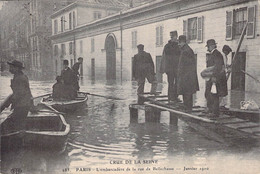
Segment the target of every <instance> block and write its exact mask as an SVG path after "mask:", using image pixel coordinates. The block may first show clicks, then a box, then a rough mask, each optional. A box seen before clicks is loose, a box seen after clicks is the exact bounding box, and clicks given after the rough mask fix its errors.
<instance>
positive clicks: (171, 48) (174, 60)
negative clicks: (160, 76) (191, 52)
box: [160, 31, 181, 102]
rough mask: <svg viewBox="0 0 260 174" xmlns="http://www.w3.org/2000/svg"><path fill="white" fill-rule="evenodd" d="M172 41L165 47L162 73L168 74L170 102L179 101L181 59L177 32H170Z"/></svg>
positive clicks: (161, 67)
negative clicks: (178, 75)
mask: <svg viewBox="0 0 260 174" xmlns="http://www.w3.org/2000/svg"><path fill="white" fill-rule="evenodd" d="M170 37H171V40H169V41H168V43H167V44H166V45H165V46H164V49H163V56H162V61H161V66H160V72H161V73H166V74H167V79H168V100H169V102H176V101H178V100H179V99H178V96H177V71H178V64H179V57H180V52H181V51H180V48H179V45H178V40H177V38H178V33H177V31H171V32H170Z"/></svg>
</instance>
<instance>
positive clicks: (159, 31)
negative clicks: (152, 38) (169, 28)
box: [156, 26, 163, 46]
mask: <svg viewBox="0 0 260 174" xmlns="http://www.w3.org/2000/svg"><path fill="white" fill-rule="evenodd" d="M162 45H163V26H158V27H156V46H162Z"/></svg>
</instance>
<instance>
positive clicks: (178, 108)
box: [139, 94, 260, 145]
mask: <svg viewBox="0 0 260 174" xmlns="http://www.w3.org/2000/svg"><path fill="white" fill-rule="evenodd" d="M139 97H140V98H142V100H143V101H144V105H145V106H149V107H151V108H152V110H153V112H154V113H155V112H158V111H159V112H160V111H169V112H170V113H171V114H173V115H174V116H175V117H177V118H179V119H181V120H183V121H184V122H186V123H187V124H188V125H190V126H191V127H192V128H193V129H195V130H197V131H198V132H199V133H201V134H203V135H205V136H206V137H208V138H210V139H213V140H215V141H218V142H222V143H225V144H234V143H235V144H236V142H240V143H241V142H250V144H254V143H256V144H257V145H259V144H260V125H259V122H252V121H250V120H248V119H240V118H237V117H236V116H234V113H233V114H223V113H222V114H221V115H220V116H219V117H217V118H214V117H213V118H212V117H209V116H208V115H207V114H205V113H204V112H203V111H204V108H200V107H194V108H193V109H192V111H191V112H186V111H185V110H183V104H182V103H175V104H171V103H168V98H167V96H161V95H157V96H154V95H149V94H143V95H139Z"/></svg>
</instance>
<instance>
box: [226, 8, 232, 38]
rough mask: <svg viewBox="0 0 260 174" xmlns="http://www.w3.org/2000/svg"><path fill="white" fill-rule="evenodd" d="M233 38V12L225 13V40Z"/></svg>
mask: <svg viewBox="0 0 260 174" xmlns="http://www.w3.org/2000/svg"><path fill="white" fill-rule="evenodd" d="M232 38H233V11H227V13H226V40H231V39H232Z"/></svg>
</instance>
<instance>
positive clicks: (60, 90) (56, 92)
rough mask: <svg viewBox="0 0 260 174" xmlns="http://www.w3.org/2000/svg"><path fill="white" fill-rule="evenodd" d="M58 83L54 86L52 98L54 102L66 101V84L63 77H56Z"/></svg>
mask: <svg viewBox="0 0 260 174" xmlns="http://www.w3.org/2000/svg"><path fill="white" fill-rule="evenodd" d="M56 81H57V82H56V83H55V84H54V85H53V86H52V97H53V99H54V100H62V99H64V90H65V89H64V84H63V80H62V77H61V76H57V77H56Z"/></svg>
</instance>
